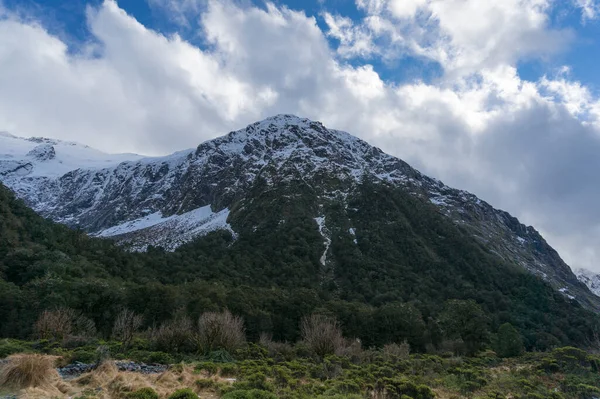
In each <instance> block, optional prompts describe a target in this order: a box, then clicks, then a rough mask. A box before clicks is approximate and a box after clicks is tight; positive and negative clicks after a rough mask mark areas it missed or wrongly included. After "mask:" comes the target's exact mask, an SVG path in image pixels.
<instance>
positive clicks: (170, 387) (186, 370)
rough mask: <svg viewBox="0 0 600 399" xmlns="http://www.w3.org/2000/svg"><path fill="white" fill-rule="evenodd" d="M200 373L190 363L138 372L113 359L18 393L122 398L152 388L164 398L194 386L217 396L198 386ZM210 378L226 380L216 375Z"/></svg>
mask: <svg viewBox="0 0 600 399" xmlns="http://www.w3.org/2000/svg"><path fill="white" fill-rule="evenodd" d="M201 377H202V376H201V375H199V374H198V373H196V372H195V371H194V368H193V366H192V365H182V366H180V367H174V368H173V369H170V370H167V371H165V372H164V373H161V374H140V373H135V372H124V371H118V369H117V368H116V366H115V364H114V363H113V362H105V363H103V364H102V365H101V366H99V367H98V368H97V369H96V370H94V371H92V372H90V373H86V374H84V375H82V376H80V377H78V378H76V379H74V380H70V381H63V380H61V379H60V377H58V375H56V379H52V380H49V381H48V383H47V384H45V385H43V386H39V387H30V388H27V389H22V390H21V391H19V392H18V393H19V399H48V398H53V399H54V398H56V399H67V398H74V397H78V396H81V395H82V394H83V393H84V392H93V393H94V398H97V399H122V398H124V397H125V395H126V394H127V393H129V392H134V391H137V390H139V389H141V388H152V389H154V390H155V391H156V393H158V395H159V396H160V397H161V398H167V397H168V396H169V395H170V394H172V393H173V392H175V391H176V390H178V389H182V388H189V387H195V388H196V392H197V393H198V394H200V395H201V397H202V398H217V396H216V394H215V393H214V392H212V391H210V390H199V389H197V387H196V384H195V382H196V380H198V378H201ZM212 379H213V380H215V381H221V382H226V381H227V380H225V379H221V378H218V377H216V376H214V377H212ZM229 383H231V382H230V381H229ZM14 392H15V393H17V392H16V391H14Z"/></svg>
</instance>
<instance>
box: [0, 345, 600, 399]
mask: <svg viewBox="0 0 600 399" xmlns="http://www.w3.org/2000/svg"><path fill="white" fill-rule="evenodd" d="M0 343H1V344H0V349H2V348H4V350H5V351H6V350H7V347H12V348H13V349H18V348H20V349H23V348H24V349H26V350H35V348H36V347H37V348H38V349H39V348H40V343H35V344H31V343H23V342H17V341H8V340H4V341H0ZM115 345H116V344H115ZM43 349H44V350H45V351H46V352H48V353H53V354H44V355H39V354H32V353H29V354H13V355H10V356H9V357H8V361H7V362H5V363H3V364H2V365H0V397H2V395H8V394H12V395H18V397H19V398H73V399H75V398H77V399H84V398H86V399H92V398H98V399H108V398H124V399H125V398H129V399H158V398H160V399H162V398H169V399H190V398H197V397H200V398H224V399H244V398H252V399H262V398H265V399H271V398H290V399H292V398H293V399H296V398H297V399H301V398H356V399H358V398H397V399H411V398H412V399H430V398H447V399H450V398H495V399H500V398H507V399H508V398H513V399H521V398H523V399H537V398H540V399H541V398H554V399H560V398H573V399H575V398H577V399H593V398H598V397H600V388H599V387H600V373H599V367H600V357H599V356H597V355H592V354H589V353H586V352H584V351H582V350H580V349H576V348H572V347H565V348H557V349H554V350H553V351H551V352H546V353H526V354H524V355H521V356H519V357H515V358H510V359H501V358H499V357H497V356H496V354H495V353H494V352H492V351H485V352H482V353H480V354H479V355H477V356H474V357H458V356H453V355H451V354H441V355H426V354H414V355H409V354H408V353H407V352H406V351H403V350H402V348H401V347H399V346H396V347H387V348H385V349H380V350H363V349H361V348H360V346H359V345H355V346H353V347H352V346H351V347H349V348H347V349H346V350H345V353H341V354H339V355H330V356H326V357H324V358H319V357H316V356H314V355H311V354H310V353H309V352H308V351H305V350H304V348H302V346H300V345H296V347H291V346H289V345H285V344H279V345H270V347H268V346H265V345H258V344H248V345H246V346H245V347H244V348H242V349H240V350H237V351H236V352H235V353H234V354H233V355H230V354H229V353H228V352H225V351H216V352H213V353H211V355H210V356H208V357H204V358H203V359H201V358H197V359H195V360H194V359H192V358H187V359H183V358H180V359H177V360H181V362H178V363H174V364H172V365H171V366H170V368H169V369H168V370H167V371H166V372H164V373H160V374H150V375H144V374H140V373H134V372H120V371H118V370H117V368H116V367H115V365H114V363H113V362H112V361H111V360H105V361H104V362H103V363H102V364H101V365H100V366H99V367H98V368H97V369H96V370H94V371H93V372H91V373H86V374H83V375H81V376H78V377H76V378H74V379H71V380H66V381H65V380H63V379H62V378H60V376H59V375H58V373H57V372H56V370H55V368H54V367H55V366H56V365H61V364H65V363H68V362H71V361H73V360H74V359H76V358H77V357H78V353H79V356H81V353H83V351H84V350H85V349H82V348H78V349H77V348H76V349H64V348H58V347H55V348H53V349H51V348H48V347H46V348H43ZM87 350H90V348H88V349H87ZM90 356H91V351H90ZM140 356H141V357H140ZM161 356H168V355H166V354H160V353H152V352H143V351H140V350H139V349H132V350H129V351H128V352H122V353H121V354H120V355H118V357H121V358H123V357H129V358H136V357H137V359H136V360H138V361H139V360H146V361H149V360H152V358H154V360H159V358H160V357H161ZM165 359H166V358H165ZM165 359H163V360H165ZM172 359H174V358H172ZM80 360H85V359H80Z"/></svg>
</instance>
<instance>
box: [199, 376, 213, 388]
mask: <svg viewBox="0 0 600 399" xmlns="http://www.w3.org/2000/svg"><path fill="white" fill-rule="evenodd" d="M195 384H196V388H198V389H209V388H214V386H215V384H216V382H215V381H213V380H211V379H209V378H200V379H198V380H196V383H195Z"/></svg>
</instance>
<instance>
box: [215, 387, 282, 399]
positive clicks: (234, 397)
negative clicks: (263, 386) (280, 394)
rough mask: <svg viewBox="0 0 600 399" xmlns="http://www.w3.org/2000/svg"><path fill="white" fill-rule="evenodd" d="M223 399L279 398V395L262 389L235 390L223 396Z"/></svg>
mask: <svg viewBox="0 0 600 399" xmlns="http://www.w3.org/2000/svg"><path fill="white" fill-rule="evenodd" d="M222 399H277V396H276V395H274V394H273V393H271V392H268V391H261V390H260V389H251V390H235V391H232V392H229V393H227V394H225V395H223V396H222Z"/></svg>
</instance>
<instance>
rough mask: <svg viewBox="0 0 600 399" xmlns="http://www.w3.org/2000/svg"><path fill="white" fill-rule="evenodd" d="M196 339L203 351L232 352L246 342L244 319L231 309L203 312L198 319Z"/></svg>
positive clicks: (200, 349)
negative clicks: (219, 350)
mask: <svg viewBox="0 0 600 399" xmlns="http://www.w3.org/2000/svg"><path fill="white" fill-rule="evenodd" d="M194 340H195V341H196V345H197V346H198V350H199V351H200V352H201V353H205V354H206V353H210V352H212V351H215V350H218V349H225V350H226V351H229V352H232V351H233V350H235V349H238V348H239V347H240V346H242V345H244V343H245V342H246V331H245V328H244V319H242V318H241V317H239V316H234V315H232V314H231V312H230V311H229V310H225V311H223V312H220V313H217V312H206V313H203V314H202V315H201V316H200V318H199V319H198V324H197V327H196V331H195V332H194Z"/></svg>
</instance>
